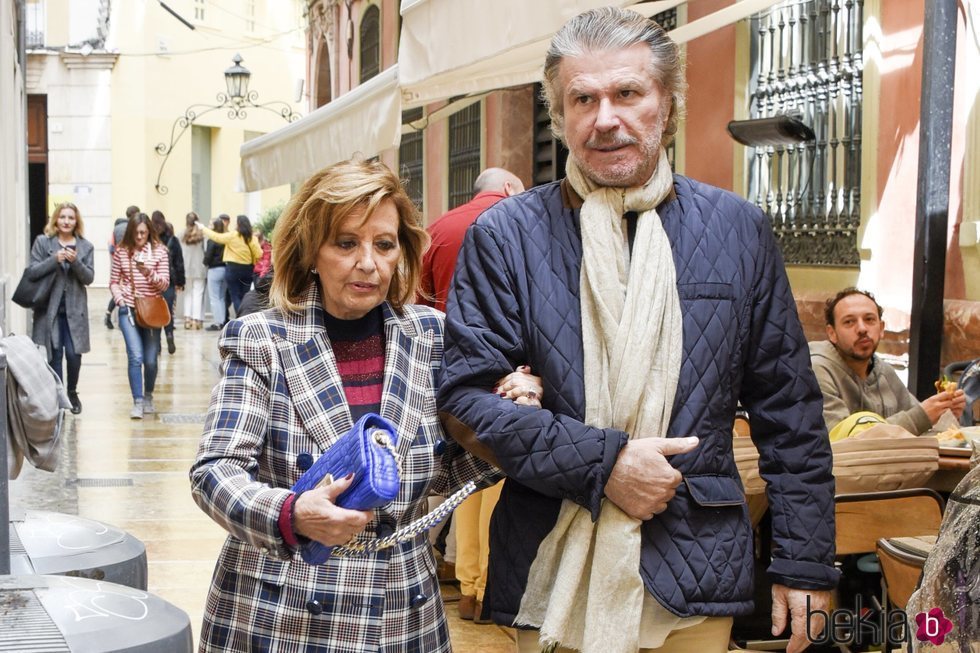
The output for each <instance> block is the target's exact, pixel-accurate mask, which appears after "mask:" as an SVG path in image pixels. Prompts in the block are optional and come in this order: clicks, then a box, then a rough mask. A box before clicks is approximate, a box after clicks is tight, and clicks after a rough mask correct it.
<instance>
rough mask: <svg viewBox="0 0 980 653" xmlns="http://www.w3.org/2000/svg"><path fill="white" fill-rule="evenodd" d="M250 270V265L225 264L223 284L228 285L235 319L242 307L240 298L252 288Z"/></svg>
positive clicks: (251, 268)
mask: <svg viewBox="0 0 980 653" xmlns="http://www.w3.org/2000/svg"><path fill="white" fill-rule="evenodd" d="M252 270H253V267H252V266H251V265H245V264H244V263H225V283H227V284H228V294H230V295H231V304H232V306H234V307H235V316H236V317H237V316H238V309H239V308H241V306H242V298H243V297H245V293H247V292H248V291H249V288H251V287H252Z"/></svg>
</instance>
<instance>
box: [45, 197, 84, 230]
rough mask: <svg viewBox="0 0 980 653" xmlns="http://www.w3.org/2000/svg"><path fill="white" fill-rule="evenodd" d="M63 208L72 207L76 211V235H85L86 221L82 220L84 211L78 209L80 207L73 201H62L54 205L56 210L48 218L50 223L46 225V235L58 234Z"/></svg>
mask: <svg viewBox="0 0 980 653" xmlns="http://www.w3.org/2000/svg"><path fill="white" fill-rule="evenodd" d="M61 209H71V210H72V211H74V212H75V231H74V235H76V236H84V235H85V223H84V222H82V212H81V211H79V210H78V207H77V206H75V205H74V204H72V203H71V202H61V203H60V204H56V205H55V207H54V212H53V213H51V217H49V218H48V224H46V225H44V235H45V236H57V235H58V216H59V215H61Z"/></svg>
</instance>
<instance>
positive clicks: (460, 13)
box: [241, 0, 779, 190]
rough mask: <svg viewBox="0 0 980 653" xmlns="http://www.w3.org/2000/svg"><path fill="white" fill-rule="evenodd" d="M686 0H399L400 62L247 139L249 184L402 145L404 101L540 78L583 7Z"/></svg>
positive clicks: (701, 26)
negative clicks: (554, 43) (557, 36)
mask: <svg viewBox="0 0 980 653" xmlns="http://www.w3.org/2000/svg"><path fill="white" fill-rule="evenodd" d="M685 1H686V0H658V1H657V2H644V3H641V4H637V3H636V1H635V0H534V1H533V2H527V1H526V0H495V1H493V2H486V0H402V3H401V13H402V32H401V41H400V44H399V60H398V64H397V65H395V66H393V67H392V68H389V69H388V70H386V71H384V72H383V73H381V74H380V75H379V76H378V77H375V78H374V79H371V80H370V81H368V82H366V83H365V84H362V85H361V86H358V87H357V88H355V89H354V90H352V91H350V92H349V93H346V94H344V95H342V96H341V97H339V98H337V99H336V100H334V101H333V102H331V103H329V104H327V105H326V106H323V107H321V108H319V109H317V110H316V111H314V112H313V113H311V114H310V115H308V116H306V117H305V118H302V119H301V120H299V121H298V122H296V123H293V124H292V125H289V126H287V127H284V128H282V129H280V130H278V131H275V132H272V133H270V134H266V135H265V136H262V137H260V138H256V139H254V140H251V141H249V142H248V143H245V144H244V145H243V146H242V148H241V156H242V180H243V187H244V189H245V190H259V189H262V188H269V187H271V186H276V185H280V184H285V183H291V182H295V181H300V180H302V179H305V178H306V177H308V176H309V175H310V174H311V173H313V172H315V171H316V170H319V169H320V168H322V167H323V166H326V165H329V164H331V163H335V162H336V161H340V160H342V159H346V158H349V157H350V156H352V155H353V154H355V153H361V154H363V155H365V156H374V155H376V154H378V153H380V152H381V151H383V150H385V149H387V148H390V147H395V146H397V145H398V143H399V140H400V132H401V129H402V126H401V111H402V109H403V108H411V107H416V106H422V105H425V104H429V103H431V102H437V101H441V100H446V99H448V98H452V97H457V96H464V95H474V94H478V93H487V92H490V91H493V90H495V89H501V88H508V87H511V86H519V85H522V84H530V83H533V82H538V81H540V80H541V73H542V66H543V64H544V55H545V52H546V51H547V48H548V44H549V42H550V40H551V37H552V35H553V34H554V33H555V32H556V31H557V30H558V28H560V27H561V26H562V25H563V24H564V23H565V21H567V20H568V19H569V18H571V17H572V16H575V15H576V14H578V13H581V12H582V11H585V10H587V9H591V8H594V7H600V6H607V5H610V4H616V5H618V6H622V7H629V8H631V9H634V10H636V11H638V12H640V13H642V14H644V15H646V16H652V15H654V14H657V13H659V12H661V11H666V10H668V9H670V8H673V7H676V6H678V5H680V4H684V2H685ZM777 2H779V0H741V1H740V2H736V3H734V4H732V5H729V6H727V7H725V8H723V9H719V10H718V11H716V12H713V13H712V14H709V15H708V16H705V17H703V18H699V19H697V20H695V21H692V22H690V23H687V24H685V25H681V26H680V27H678V28H677V29H674V30H672V31H671V32H670V34H671V37H672V38H673V39H674V40H675V41H676V42H678V43H685V42H687V41H690V40H692V39H695V38H698V37H699V36H702V35H704V34H707V33H709V32H712V31H714V30H716V29H719V28H721V27H724V26H726V25H730V24H731V23H734V22H736V21H738V20H741V19H743V18H745V17H747V16H750V15H752V14H754V13H757V12H760V11H763V10H764V9H766V8H767V7H769V6H771V5H773V4H776V3H777ZM443 113H447V114H448V112H443ZM430 123H431V119H430V120H428V121H427V124H430Z"/></svg>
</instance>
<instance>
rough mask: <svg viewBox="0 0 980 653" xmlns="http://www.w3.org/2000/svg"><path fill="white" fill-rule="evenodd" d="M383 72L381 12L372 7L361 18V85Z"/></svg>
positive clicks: (374, 6)
mask: <svg viewBox="0 0 980 653" xmlns="http://www.w3.org/2000/svg"><path fill="white" fill-rule="evenodd" d="M379 72H381V11H380V10H379V9H378V6H377V5H370V6H369V7H368V8H367V9H365V10H364V17H363V18H361V83H362V84H363V83H364V82H366V81H367V80H369V79H371V78H372V77H374V76H375V75H377V74H378V73H379Z"/></svg>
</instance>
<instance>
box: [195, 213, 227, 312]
mask: <svg viewBox="0 0 980 653" xmlns="http://www.w3.org/2000/svg"><path fill="white" fill-rule="evenodd" d="M209 231H212V232H213V233H216V234H223V233H225V223H224V221H223V220H222V219H221V217H220V216H219V217H217V218H215V219H214V220H212V221H211V230H209ZM201 233H202V234H204V233H205V231H204V228H203V227H201ZM224 258H225V246H224V245H222V244H221V243H219V242H217V241H215V240H213V239H209V240H208V244H207V246H206V247H205V248H204V266H205V267H206V268H207V269H208V299H209V300H210V301H211V324H209V325H208V329H207V330H208V331H221V327H222V325H224V323H225V319H226V318H227V316H228V313H227V310H226V309H227V305H226V304H225V291H226V289H227V288H226V284H225V261H224Z"/></svg>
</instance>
